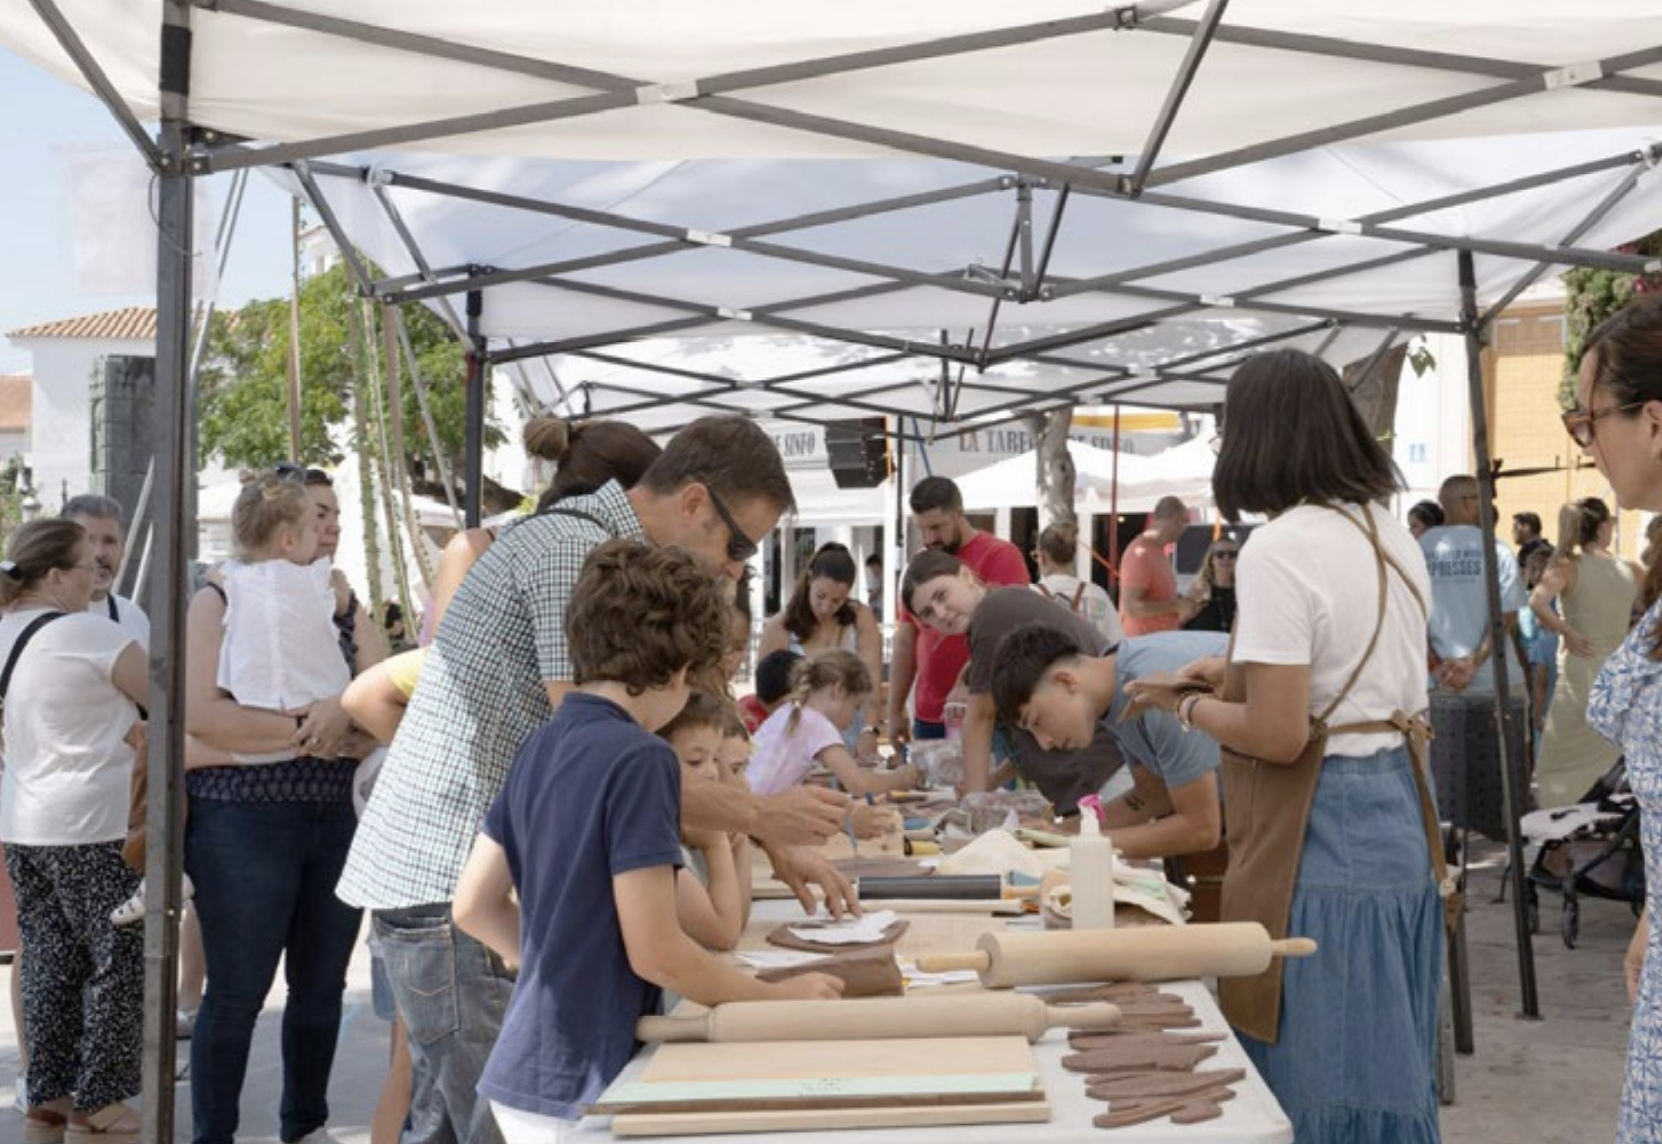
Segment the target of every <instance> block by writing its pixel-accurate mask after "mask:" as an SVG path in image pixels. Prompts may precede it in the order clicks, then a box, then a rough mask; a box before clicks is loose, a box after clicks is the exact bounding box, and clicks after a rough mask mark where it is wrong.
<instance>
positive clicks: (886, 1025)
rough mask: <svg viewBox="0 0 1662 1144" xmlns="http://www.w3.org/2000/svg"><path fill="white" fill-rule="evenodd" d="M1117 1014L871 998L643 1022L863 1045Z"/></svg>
mask: <svg viewBox="0 0 1662 1144" xmlns="http://www.w3.org/2000/svg"><path fill="white" fill-rule="evenodd" d="M1119 1019H1120V1011H1119V1009H1118V1008H1117V1007H1115V1006H1113V1005H1109V1004H1107V1003H1105V1002H1104V1003H1097V1004H1092V1005H1046V1004H1045V1003H1044V1000H1043V999H1042V998H1040V997H1035V996H1033V995H1032V994H1031V993H1000V994H994V995H987V994H968V995H966V994H963V993H959V994H956V995H954V996H950V997H866V998H859V999H856V1000H852V1001H835V1002H830V1001H731V1002H728V1003H727V1004H725V1005H717V1006H716V1007H715V1008H713V1009H711V1010H710V1011H709V1012H708V1013H706V1014H704V1015H703V1016H699V1017H642V1018H641V1019H640V1020H639V1021H638V1022H637V1023H636V1024H635V1036H636V1038H638V1039H639V1040H642V1041H864V1040H889V1039H904V1038H910V1037H1000V1036H1016V1035H1020V1036H1024V1037H1026V1038H1027V1039H1028V1040H1029V1041H1037V1040H1038V1039H1039V1038H1040V1037H1042V1036H1044V1034H1045V1030H1046V1029H1054V1028H1064V1027H1065V1028H1070V1029H1106V1028H1110V1027H1112V1026H1113V1025H1115V1024H1116V1023H1118V1021H1119Z"/></svg>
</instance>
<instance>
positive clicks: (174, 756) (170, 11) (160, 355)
mask: <svg viewBox="0 0 1662 1144" xmlns="http://www.w3.org/2000/svg"><path fill="white" fill-rule="evenodd" d="M191 9H192V5H191V3H190V2H189V0H163V4H162V8H161V26H160V29H159V32H160V36H161V54H160V61H161V66H160V68H159V75H158V77H157V78H158V83H157V89H158V91H159V93H160V96H161V129H160V134H159V138H158V143H159V145H160V153H161V158H160V160H159V161H158V163H157V167H156V186H157V189H156V223H157V236H156V245H157V250H156V311H157V313H156V406H155V418H156V432H155V440H156V442H157V445H158V449H157V451H156V486H155V487H156V512H155V517H154V520H155V523H154V526H153V531H152V533H151V536H152V538H153V541H154V549H155V569H156V576H155V579H154V580H153V581H152V585H153V587H154V591H152V592H150V593H149V596H148V599H147V600H146V603H147V604H148V605H149V609H150V617H151V622H152V624H153V625H154V627H153V629H152V635H151V640H150V704H149V729H148V738H149V745H150V746H149V749H150V754H149V790H148V794H147V802H146V806H145V813H146V828H145V830H146V835H147V843H148V845H147V848H146V849H147V853H146V856H145V918H144V997H145V1004H144V1067H143V1094H144V1110H143V1120H144V1139H145V1140H147V1141H150V1142H152V1144H170V1142H171V1141H172V1140H173V1139H174V1087H175V1085H174V1075H175V1062H176V1060H177V1052H178V1031H177V1029H176V1028H175V1027H174V1014H175V1013H176V1012H177V1011H178V981H179V913H180V906H181V902H180V895H179V880H180V875H181V873H182V872H183V869H184V854H183V843H184V817H185V797H184V796H185V781H184V780H185V773H184V757H185V756H184V747H185V656H184V649H185V608H186V604H187V602H188V598H189V597H188V593H187V590H186V585H187V583H188V580H189V575H190V565H191V559H192V557H193V556H194V555H195V552H196V503H195V502H196V477H195V474H196V463H195V462H196V457H195V441H196V435H195V433H194V432H193V430H192V427H193V426H194V424H195V421H196V419H195V416H194V412H195V399H194V393H193V389H192V385H191V371H190V365H191V269H192V266H191V264H192V246H193V242H194V222H195V220H194V218H193V206H194V201H193V200H194V197H195V187H194V186H193V184H192V181H191V178H190V175H189V170H188V167H187V164H186V151H187V148H188V147H189V133H190V125H189V121H188V115H189V97H190V73H191Z"/></svg>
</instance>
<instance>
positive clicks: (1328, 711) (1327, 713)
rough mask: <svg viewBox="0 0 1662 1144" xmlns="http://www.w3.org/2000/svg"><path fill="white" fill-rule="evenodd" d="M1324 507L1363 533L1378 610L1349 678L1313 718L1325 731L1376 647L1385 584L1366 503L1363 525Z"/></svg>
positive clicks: (1382, 619)
mask: <svg viewBox="0 0 1662 1144" xmlns="http://www.w3.org/2000/svg"><path fill="white" fill-rule="evenodd" d="M1324 507H1326V508H1327V509H1329V510H1330V511H1332V512H1335V513H1338V514H1339V516H1341V517H1343V518H1344V519H1345V520H1347V521H1349V522H1350V523H1351V524H1353V525H1355V526H1356V528H1357V530H1358V531H1359V532H1361V533H1362V535H1363V536H1365V537H1367V539H1368V543H1369V546H1370V547H1372V548H1373V555H1374V561H1375V563H1376V564H1377V565H1378V568H1379V611H1378V614H1377V615H1376V616H1375V617H1374V625H1373V635H1372V636H1370V637H1369V638H1368V646H1367V647H1366V648H1365V649H1364V650H1363V652H1362V658H1361V659H1359V660H1357V661H1356V666H1355V667H1354V668H1352V669H1351V673H1350V678H1348V679H1346V680H1345V685H1344V686H1343V687H1341V688H1339V693H1338V694H1337V695H1335V696H1334V697H1333V702H1331V703H1329V704H1328V705H1327V707H1326V708H1325V709H1324V710H1323V711H1322V713H1321V714H1320V715H1317V716H1315V719H1314V721H1315V723H1316V725H1317V727H1318V729H1319V730H1324V731H1325V730H1327V729H1328V728H1327V721H1328V720H1329V719H1331V718H1332V717H1333V713H1334V712H1335V711H1337V710H1338V709H1339V705H1340V704H1341V703H1343V702H1344V701H1345V700H1346V699H1347V698H1348V697H1349V696H1350V693H1351V690H1352V689H1353V688H1354V687H1355V686H1356V681H1357V680H1358V679H1361V678H1362V670H1363V669H1364V668H1365V667H1367V666H1368V661H1369V660H1370V659H1372V658H1373V651H1374V648H1376V647H1378V646H1379V637H1380V635H1381V634H1382V633H1383V632H1384V631H1385V602H1386V596H1387V590H1386V589H1387V584H1386V575H1385V554H1384V552H1383V550H1381V548H1380V546H1379V527H1378V526H1377V525H1376V524H1374V520H1373V514H1372V513H1371V512H1370V511H1369V510H1368V506H1367V505H1363V506H1362V515H1363V516H1364V517H1366V518H1367V522H1368V524H1367V527H1366V528H1364V527H1363V526H1362V525H1361V524H1360V523H1358V522H1357V521H1356V519H1355V518H1354V517H1352V516H1351V515H1350V514H1349V513H1348V512H1345V511H1344V510H1342V509H1337V508H1334V507H1333V506H1332V505H1326V506H1324Z"/></svg>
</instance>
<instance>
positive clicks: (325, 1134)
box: [292, 1128, 343, 1144]
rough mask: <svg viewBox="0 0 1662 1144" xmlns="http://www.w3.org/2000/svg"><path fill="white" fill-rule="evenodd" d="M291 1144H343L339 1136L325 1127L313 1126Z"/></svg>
mask: <svg viewBox="0 0 1662 1144" xmlns="http://www.w3.org/2000/svg"><path fill="white" fill-rule="evenodd" d="M292 1144H343V1142H342V1141H341V1139H340V1137H338V1136H335V1135H333V1134H332V1133H330V1131H329V1130H328V1129H327V1128H314V1129H312V1130H311V1131H310V1132H308V1133H306V1135H304V1136H302V1137H301V1138H300V1139H298V1140H295V1141H293V1142H292Z"/></svg>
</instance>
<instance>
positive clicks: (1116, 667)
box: [992, 597, 1229, 858]
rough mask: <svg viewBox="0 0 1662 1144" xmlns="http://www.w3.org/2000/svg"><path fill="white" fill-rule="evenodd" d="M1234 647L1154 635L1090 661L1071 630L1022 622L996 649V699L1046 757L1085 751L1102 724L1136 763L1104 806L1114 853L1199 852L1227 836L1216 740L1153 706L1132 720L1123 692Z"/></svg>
mask: <svg viewBox="0 0 1662 1144" xmlns="http://www.w3.org/2000/svg"><path fill="white" fill-rule="evenodd" d="M1033 598H1035V599H1037V598H1038V597H1033ZM1040 602H1041V603H1043V601H1042V600H1041V601H1040ZM1228 646H1229V637H1227V636H1225V635H1224V634H1222V633H1221V632H1156V633H1154V634H1153V635H1148V636H1139V637H1137V638H1135V639H1129V640H1126V641H1125V642H1124V643H1121V644H1118V645H1117V646H1114V647H1110V648H1108V649H1107V651H1106V652H1104V653H1103V654H1102V655H1099V656H1098V655H1088V654H1085V653H1084V652H1082V651H1080V649H1079V644H1078V642H1077V640H1075V639H1074V638H1073V637H1072V636H1071V635H1070V634H1069V633H1068V632H1066V631H1064V630H1061V629H1059V628H1057V627H1054V626H1053V625H1050V624H1046V623H1032V624H1025V625H1023V626H1021V627H1018V628H1016V629H1015V630H1013V631H1011V632H1010V633H1009V634H1008V635H1006V636H1005V637H1004V639H1002V640H1001V641H1000V642H999V644H998V652H997V657H996V663H995V665H994V667H993V673H992V695H993V701H994V703H995V704H996V705H997V707H998V713H999V715H1000V716H1001V717H1002V718H1003V719H1004V720H1006V721H1007V722H1009V723H1011V724H1012V725H1014V726H1017V727H1019V728H1021V729H1022V730H1023V731H1026V732H1027V733H1028V734H1030V735H1032V736H1033V738H1034V739H1035V740H1037V742H1038V744H1039V745H1040V746H1041V747H1043V748H1045V749H1046V750H1068V749H1073V750H1077V749H1080V748H1082V747H1084V746H1085V745H1087V744H1089V743H1090V742H1091V741H1092V739H1093V737H1094V736H1095V734H1096V731H1097V727H1098V724H1099V722H1100V725H1101V727H1103V728H1105V729H1107V730H1108V731H1110V732H1111V733H1112V735H1113V737H1114V739H1115V741H1116V742H1117V744H1118V745H1119V749H1120V753H1121V754H1123V755H1124V756H1125V758H1126V761H1127V762H1129V763H1130V764H1131V776H1132V779H1133V783H1134V785H1133V786H1132V788H1131V789H1130V790H1128V791H1126V792H1124V793H1123V794H1121V795H1119V796H1118V797H1116V798H1114V799H1112V800H1110V801H1108V802H1105V803H1104V804H1103V808H1102V825H1103V829H1104V831H1105V832H1107V833H1110V834H1112V835H1113V838H1114V848H1115V849H1116V850H1118V851H1119V852H1120V853H1121V854H1123V855H1124V856H1125V857H1127V858H1155V857H1169V856H1172V855H1179V854H1194V853H1198V852H1201V851H1205V850H1211V849H1212V848H1213V847H1215V846H1217V844H1218V840H1219V838H1220V837H1221V831H1222V824H1223V811H1222V801H1221V796H1220V794H1219V789H1218V777H1217V769H1218V744H1217V741H1216V740H1214V739H1212V738H1210V737H1209V736H1206V735H1195V734H1190V733H1189V731H1188V730H1186V729H1185V728H1184V726H1183V724H1181V723H1180V722H1179V721H1178V719H1177V717H1176V716H1175V715H1170V714H1167V713H1166V712H1163V711H1159V710H1156V709H1153V708H1145V709H1142V710H1140V711H1133V712H1131V715H1130V717H1129V718H1127V717H1126V715H1127V709H1128V708H1129V707H1130V706H1131V701H1130V700H1129V699H1128V698H1127V697H1126V694H1125V685H1126V684H1127V683H1130V682H1131V681H1133V680H1136V679H1141V678H1144V677H1146V676H1149V675H1153V674H1157V673H1162V672H1175V671H1178V670H1180V669H1182V668H1183V667H1185V666H1187V665H1188V664H1190V663H1193V662H1194V661H1195V660H1197V659H1205V658H1208V657H1210V656H1222V655H1223V654H1224V652H1225V651H1226V650H1227V649H1228Z"/></svg>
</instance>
